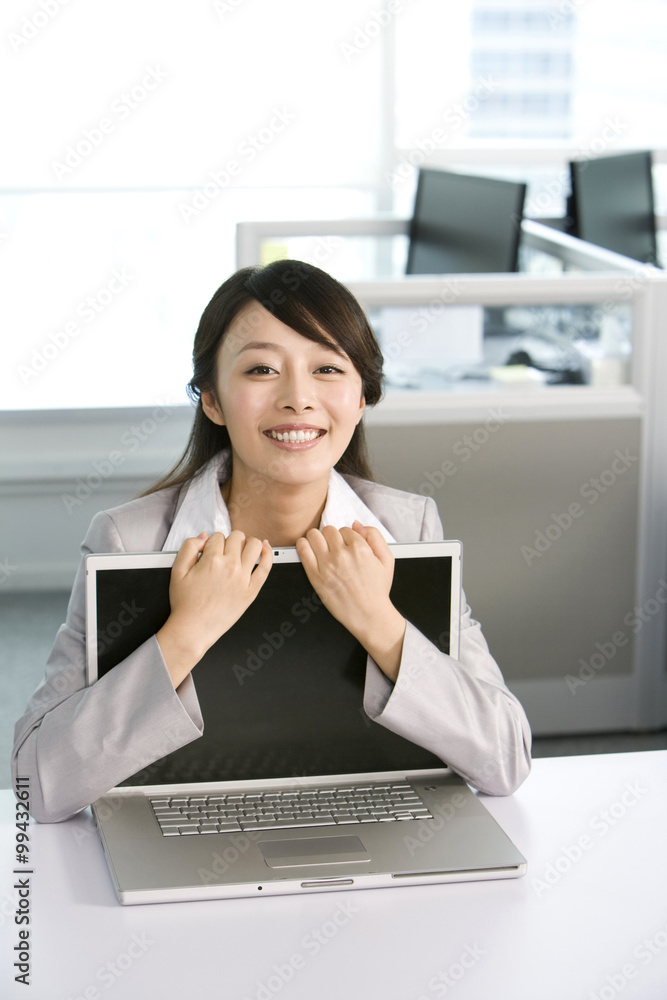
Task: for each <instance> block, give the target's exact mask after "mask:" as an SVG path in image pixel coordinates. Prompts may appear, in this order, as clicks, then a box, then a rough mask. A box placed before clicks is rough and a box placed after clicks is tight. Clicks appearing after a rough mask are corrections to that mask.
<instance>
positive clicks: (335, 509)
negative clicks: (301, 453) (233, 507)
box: [163, 449, 395, 552]
mask: <svg viewBox="0 0 667 1000" xmlns="http://www.w3.org/2000/svg"><path fill="white" fill-rule="evenodd" d="M230 459H231V454H230V451H229V449H225V450H223V451H221V452H220V453H219V454H217V455H214V456H213V458H212V459H210V460H209V461H208V462H207V463H206V465H205V466H204V468H203V470H202V471H201V472H200V473H199V474H198V475H197V476H195V478H194V479H192V480H191V481H190V482H189V483H188V484H187V485H186V486H184V487H183V490H184V492H183V494H182V498H181V503H180V505H179V507H178V510H177V512H176V516H175V518H174V522H173V524H172V526H171V529H170V531H169V534H168V535H167V538H166V541H165V543H164V546H163V551H165V552H170V551H171V552H173V551H175V550H177V549H179V548H180V547H181V545H182V544H183V542H184V541H185V539H186V538H193V537H195V536H196V535H198V534H200V532H202V531H206V532H208V534H209V535H212V534H213V532H215V531H220V532H222V534H223V535H224V536H225V537H227V536H228V535H229V533H230V532H231V530H232V524H231V519H230V516H229V511H228V509H227V505H226V503H225V501H224V499H223V497H222V492H221V490H220V484H221V483H224V482H225V481H226V480H227V479H229V474H230ZM354 521H361V523H362V524H364V525H367V526H370V527H375V528H377V529H378V530H379V531H380V532H381V534H382V535H383V537H384V538H385V539H386V541H387V542H394V541H395V538H394V537H393V536H392V535H391V533H390V532H389V531H388V530H387V528H385V526H384V525H383V524H382V522H381V521H379V520H378V518H377V517H376V516H375V514H373V512H372V511H371V510H370V508H369V507H367V506H366V504H365V503H364V502H363V500H362V499H361V498H360V497H359V496H357V494H356V493H355V492H354V490H353V489H352V487H351V486H350V484H349V483H348V482H347V481H346V480H345V479H344V478H343V476H341V474H340V473H339V472H336V470H335V469H332V470H331V473H330V475H329V489H328V492H327V500H326V504H325V506H324V510H323V511H322V519H321V521H320V528H323V527H325V526H326V525H328V524H332V525H334V527H336V528H342V527H344V526H345V525H347V526H349V527H351V526H352V523H353V522H354ZM269 541H270V539H269Z"/></svg>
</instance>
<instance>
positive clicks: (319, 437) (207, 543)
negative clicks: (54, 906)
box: [13, 261, 530, 822]
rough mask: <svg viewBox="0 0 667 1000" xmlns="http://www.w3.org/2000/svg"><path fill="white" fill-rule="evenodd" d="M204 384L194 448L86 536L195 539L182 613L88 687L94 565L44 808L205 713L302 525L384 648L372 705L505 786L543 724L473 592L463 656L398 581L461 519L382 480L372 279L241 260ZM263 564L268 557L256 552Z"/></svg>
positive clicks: (198, 722) (197, 373) (325, 580)
mask: <svg viewBox="0 0 667 1000" xmlns="http://www.w3.org/2000/svg"><path fill="white" fill-rule="evenodd" d="M193 363H194V375H193V378H192V380H191V382H190V383H189V389H190V391H191V394H192V396H193V398H194V399H195V400H196V403H197V409H196V414H195V420H194V425H193V429H192V433H191V436H190V440H189V443H188V446H187V448H186V450H185V452H184V455H183V456H182V458H181V460H180V461H179V462H178V463H177V465H176V466H175V468H174V469H173V470H172V472H171V473H169V474H168V475H167V476H166V477H165V478H164V479H163V480H162V481H161V482H159V483H158V484H157V485H156V486H155V487H153V488H152V489H151V490H149V491H148V492H147V493H145V494H144V495H143V496H142V497H140V498H139V499H137V500H134V501H132V502H131V503H127V504H124V505H122V506H121V507H117V508H115V509H113V510H110V511H105V512H102V513H100V514H98V515H97V516H96V517H95V518H94V519H93V521H92V524H91V526H90V529H89V531H88V534H87V536H86V538H85V540H84V542H83V546H82V552H83V555H84V556H85V555H86V554H88V553H90V552H119V551H120V552H122V551H143V552H145V551H152V550H155V551H158V550H162V549H164V550H169V551H174V550H176V549H177V550H178V555H177V557H176V559H175V562H174V565H173V568H172V572H171V581H170V590H169V596H170V604H171V613H170V615H169V618H168V619H167V621H166V622H165V624H164V626H163V627H162V628H161V629H160V630H159V631H158V632H157V634H156V635H155V636H153V637H152V638H151V639H149V640H148V641H147V642H145V643H144V644H143V645H142V646H140V647H139V649H137V650H135V652H134V653H132V654H131V655H130V656H128V657H127V659H126V660H124V661H123V662H121V663H119V664H118V665H117V666H116V667H115V668H114V669H113V670H112V671H110V672H109V673H107V674H106V675H105V676H104V677H102V678H101V679H100V680H99V681H97V683H96V684H94V685H93V686H92V687H90V688H86V687H85V612H84V575H83V568H82V566H81V567H80V569H79V573H78V575H77V578H76V580H75V584H74V588H73V592H72V597H71V599H70V604H69V608H68V613H67V621H66V623H65V624H64V625H63V626H61V628H60V630H59V632H58V635H57V638H56V642H55V646H54V649H53V651H52V653H51V656H50V658H49V661H48V664H47V669H46V677H45V680H44V682H43V683H42V685H41V686H40V687H39V688H38V689H37V691H36V692H35V694H34V695H33V697H32V699H31V700H30V702H29V704H28V708H27V711H26V714H25V715H24V716H23V718H22V719H21V720H20V721H19V722H18V723H17V726H16V733H15V746H14V755H13V767H14V773H15V775H16V774H20V775H21V776H24V777H25V776H28V777H29V778H30V801H31V807H32V812H33V815H34V816H35V817H36V818H37V819H38V820H41V821H44V822H54V821H58V820H62V819H66V818H68V817H69V816H72V815H74V814H75V813H76V812H78V811H80V810H81V809H83V808H85V807H86V806H87V805H89V804H90V802H92V801H94V800H95V799H96V798H98V797H99V796H100V795H101V794H103V793H105V792H107V791H108V790H109V789H110V788H112V787H113V786H115V785H117V784H119V783H120V782H121V781H123V780H124V779H125V778H127V777H128V776H129V775H130V774H132V773H134V772H135V771H137V770H139V769H140V768H142V767H145V766H147V765H148V764H151V763H152V762H153V761H155V760H156V759H158V758H160V757H163V756H165V755H166V754H167V753H171V752H172V751H173V750H176V749H178V748H179V747H181V746H184V745H185V744H186V743H189V742H191V741H192V740H195V739H197V738H198V737H199V736H200V735H201V733H202V718H201V713H200V710H199V705H198V702H197V694H196V669H194V670H193V668H195V667H196V664H197V663H198V661H199V660H200V659H201V657H202V656H203V655H204V653H205V652H206V650H207V649H208V648H209V647H210V646H212V645H213V643H214V642H215V641H216V640H217V639H218V638H219V637H220V635H222V634H223V633H224V632H225V631H227V629H229V628H230V627H231V626H232V625H233V623H234V622H235V621H236V620H237V619H238V618H239V617H240V616H241V615H242V614H243V612H244V611H245V609H246V608H247V607H248V606H249V605H250V603H251V602H252V601H253V599H254V598H255V596H256V595H257V593H258V592H259V590H260V588H261V587H262V585H263V583H264V581H265V580H266V578H267V576H268V574H269V573H270V572H271V563H272V547H273V546H276V547H282V546H291V545H296V548H297V551H298V554H299V557H300V559H301V561H302V563H303V566H304V569H305V572H306V574H307V575H308V578H309V580H310V582H311V584H312V586H313V588H314V590H315V591H316V593H317V594H318V596H319V597H320V599H321V600H322V602H323V603H324V604H325V606H326V607H327V608H328V610H329V611H330V612H331V613H332V614H333V615H334V616H335V617H336V618H337V619H338V620H339V621H340V622H341V623H342V624H343V625H344V626H345V627H346V628H347V629H348V630H349V631H350V632H351V633H352V634H353V635H354V636H355V637H356V638H357V639H358V640H359V641H360V643H361V644H362V646H363V647H364V648H365V649H366V651H367V653H368V662H367V672H366V683H365V689H364V709H365V711H366V712H367V714H368V715H369V716H370V718H371V719H373V720H375V721H376V722H378V723H380V724H382V725H384V726H386V727H387V728H389V729H391V730H393V731H395V732H397V733H399V735H401V736H404V737H406V738H407V739H410V740H412V741H413V742H414V743H418V744H420V745H421V746H423V747H424V748H426V749H427V750H430V751H432V752H433V753H435V754H436V755H437V756H439V757H440V758H441V759H443V760H446V761H447V763H448V764H449V765H450V766H451V767H452V768H453V769H454V770H456V771H458V772H459V773H460V774H461V775H462V776H463V777H464V778H466V780H468V781H469V782H470V783H471V784H473V785H475V786H476V787H477V788H479V789H480V790H481V791H485V792H487V793H490V794H497V795H502V794H508V793H510V792H512V791H513V790H514V789H515V788H517V787H518V785H519V784H520V783H521V782H522V781H523V780H524V778H525V777H526V775H527V774H528V771H529V769H530V729H529V726H528V722H527V720H526V717H525V714H524V712H523V709H522V708H521V706H520V705H519V703H518V701H517V700H516V698H514V696H513V695H512V694H511V693H510V692H509V691H508V690H507V688H506V687H505V684H504V682H503V678H502V675H501V673H500V670H499V669H498V667H497V665H496V663H495V661H494V660H493V658H492V657H491V655H490V654H489V651H488V648H487V645H486V642H485V640H484V637H483V636H482V633H481V629H480V626H479V624H478V623H477V622H475V621H473V619H472V618H471V615H470V610H469V609H468V608H466V609H465V611H464V614H463V618H462V626H461V635H460V654H459V659H458V660H454V659H453V658H452V657H450V656H448V655H446V654H445V653H442V652H440V651H439V650H437V649H436V647H434V646H433V645H432V644H431V643H430V642H428V641H427V640H426V639H425V637H424V636H423V635H421V633H419V632H418V631H417V629H416V628H415V627H414V626H412V625H411V624H410V623H409V622H406V621H405V619H403V617H402V616H401V615H400V614H399V612H398V611H397V610H396V608H395V607H394V606H393V605H392V603H391V600H390V598H389V590H390V586H391V581H392V573H393V557H392V555H391V551H390V549H389V547H388V544H387V543H388V542H392V541H399V542H412V541H418V540H429V541H430V540H434V539H440V538H442V537H443V533H442V527H441V525H440V521H439V518H438V514H437V509H436V505H435V503H434V502H433V500H432V499H429V498H424V497H421V496H416V495H411V494H407V493H404V492H402V491H399V490H394V489H390V488H388V487H385V486H380V485H378V484H376V483H374V482H373V481H372V477H371V474H370V471H369V468H368V462H367V458H366V451H365V444H364V436H363V424H362V417H363V413H364V409H365V407H366V406H367V405H369V406H372V405H373V404H374V403H376V402H377V401H378V400H379V399H380V396H381V385H382V356H381V353H380V350H379V347H378V345H377V342H376V340H375V337H374V335H373V332H372V330H371V328H370V326H369V324H368V322H367V320H366V318H365V316H364V314H363V312H362V310H361V308H360V306H359V304H358V303H357V302H356V300H355V299H354V297H353V296H352V295H351V294H350V292H349V291H348V290H347V289H346V288H344V287H343V286H342V285H340V284H339V283H338V282H337V281H335V280H334V279H333V278H331V277H329V276H328V275H326V274H325V273H324V272H323V271H320V270H319V269H318V268H315V267H312V266H310V265H307V264H303V263H300V262H296V261H278V262H276V263H274V264H271V265H269V266H268V267H266V268H261V269H260V268H245V269H243V270H241V271H239V272H237V273H236V274H234V275H233V276H232V277H231V278H229V279H228V280H227V281H226V282H225V283H224V284H223V285H222V286H221V287H220V288H219V289H218V291H217V292H216V293H215V295H214V296H213V298H212V300H211V302H210V303H209V305H208V306H207V308H206V310H205V311H204V313H203V315H202V318H201V321H200V325H199V329H198V331H197V335H196V337H195V345H194V353H193ZM253 568H254V571H253Z"/></svg>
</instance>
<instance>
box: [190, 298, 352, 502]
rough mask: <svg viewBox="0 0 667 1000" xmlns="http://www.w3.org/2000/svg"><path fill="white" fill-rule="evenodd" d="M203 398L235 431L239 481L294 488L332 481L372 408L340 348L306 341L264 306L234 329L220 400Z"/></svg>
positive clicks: (210, 412)
mask: <svg viewBox="0 0 667 1000" xmlns="http://www.w3.org/2000/svg"><path fill="white" fill-rule="evenodd" d="M216 396H217V399H216ZM201 398H202V405H203V407H204V412H205V413H206V414H207V416H208V417H209V419H211V420H212V421H213V422H214V423H216V424H222V425H225V426H226V427H227V430H228V431H229V437H230V440H231V443H232V455H233V470H234V472H233V474H234V477H235V478H236V476H237V475H242V476H244V477H245V478H246V480H247V479H248V478H249V477H250V476H251V475H253V474H255V475H259V476H260V477H262V479H264V480H266V479H268V480H271V481H273V482H280V483H283V484H285V485H291V486H294V485H306V484H311V483H315V482H318V481H320V480H321V481H324V480H327V481H328V477H329V472H330V471H331V469H332V468H333V467H334V466H335V464H336V463H337V462H338V460H339V459H340V457H341V456H342V455H343V453H344V451H345V449H346V448H347V446H348V444H349V442H350V438H351V437H352V434H353V433H354V429H355V427H356V426H357V424H358V423H359V421H360V420H361V417H362V414H363V411H364V406H365V400H364V398H363V394H362V382H361V376H360V374H359V372H358V371H357V370H356V368H355V367H354V365H353V364H352V362H351V361H350V359H349V358H348V356H347V355H346V354H344V353H342V351H341V349H340V348H339V347H338V345H337V344H335V342H334V341H331V347H325V346H323V345H321V344H317V343H315V342H314V341H312V340H308V339H307V338H306V337H302V336H301V334H299V333H296V332H295V331H294V330H292V329H291V328H290V327H288V326H286V325H285V324H284V323H282V322H281V321H280V320H278V319H276V317H275V316H273V315H272V313H270V312H269V311H268V310H267V309H265V308H264V307H263V306H261V305H260V304H259V303H258V302H253V303H251V304H250V305H248V306H246V307H245V308H244V309H243V310H242V311H241V312H240V313H239V314H238V316H237V317H236V318H235V319H234V320H233V321H232V323H231V324H230V326H229V329H228V331H227V333H226V335H225V338H224V340H223V342H222V345H221V347H220V350H219V353H218V379H217V386H216V393H215V394H214V393H212V392H203V393H202V397H201Z"/></svg>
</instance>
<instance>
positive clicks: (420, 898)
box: [0, 751, 667, 1000]
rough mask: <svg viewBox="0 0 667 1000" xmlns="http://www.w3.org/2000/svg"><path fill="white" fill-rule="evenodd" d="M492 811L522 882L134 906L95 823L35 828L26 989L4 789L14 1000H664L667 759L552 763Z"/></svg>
mask: <svg viewBox="0 0 667 1000" xmlns="http://www.w3.org/2000/svg"><path fill="white" fill-rule="evenodd" d="M484 801H485V804H486V805H487V806H488V808H489V810H490V811H491V812H492V813H493V815H494V816H495V817H496V818H497V819H498V821H499V822H500V823H501V825H502V826H503V827H504V829H505V830H506V831H507V833H508V834H509V835H510V837H511V838H512V839H513V840H514V842H515V843H516V845H517V847H518V848H519V849H520V850H521V851H522V852H523V854H524V855H525V856H526V858H527V859H528V866H529V868H528V875H527V876H526V877H525V878H523V879H518V880H511V881H498V882H475V883H467V884H463V883H461V884H453V885H439V886H424V887H418V888H414V887H401V888H397V889H372V890H362V891H352V892H349V891H345V892H331V893H317V894H314V895H310V896H307V897H304V896H284V897H273V898H266V899H255V898H253V899H240V900H234V901H229V902H218V901H215V902H203V903H168V904H161V905H151V906H133V907H122V906H120V905H119V904H118V903H117V902H116V897H115V895H114V893H113V889H112V885H111V881H110V878H109V875H108V872H107V868H106V864H105V861H104V857H103V854H102V848H101V845H100V842H99V840H98V838H97V835H96V833H95V832H94V829H93V826H92V820H91V818H90V816H89V815H88V814H84V815H82V816H80V817H77V818H76V819H74V820H71V821H69V822H67V823H62V824H57V825H53V826H39V825H36V824H32V825H31V827H30V837H31V840H30V847H31V852H30V861H31V864H30V865H29V868H30V869H32V870H33V872H34V874H33V875H32V876H31V879H32V883H31V896H30V904H31V917H32V922H31V924H30V931H31V935H30V948H31V951H32V956H33V957H32V960H31V975H30V979H31V985H30V986H29V987H28V988H26V987H25V986H21V985H19V984H15V983H14V978H13V977H14V974H15V972H14V970H12V968H11V965H12V962H13V961H14V957H13V953H12V948H13V946H14V945H15V944H17V943H18V930H19V927H17V925H16V924H15V923H14V911H15V908H16V898H17V897H16V892H15V891H14V890H12V888H11V887H12V885H13V882H14V878H15V877H14V876H13V874H12V870H13V868H14V867H18V865H16V864H15V862H14V855H15V843H16V827H15V825H14V802H13V797H12V794H11V792H8V791H4V792H1V793H0V852H1V857H2V867H1V870H2V883H1V884H0V949H1V951H0V996H2V997H7V998H12V1000H13V998H14V997H24V998H28V1000H68V998H70V997H71V998H76V997H86V998H87V1000H93V998H94V1000H98V998H104V997H107V996H110V997H111V998H112V1000H135V998H136V1000H146V998H149V997H150V998H152V997H156V998H160V1000H177V998H178V1000H181V998H183V997H194V998H202V1000H204V998H206V1000H208V998H214V1000H218V998H221V1000H228V998H229V1000H243V998H246V997H248V998H253V1000H255V998H258V1000H271V998H273V997H276V996H279V997H281V998H285V1000H327V998H332V1000H333V998H335V1000H340V998H348V997H349V998H351V1000H357V998H364V1000H365V998H367V997H368V998H372V1000H376V998H378V1000H424V998H425V1000H434V998H436V997H442V996H447V997H454V998H456V1000H465V998H472V1000H487V998H489V1000H490V998H499V1000H506V998H507V1000H510V998H511V1000H522V998H526V1000H551V998H553V1000H573V998H578V997H581V998H582V1000H588V998H590V997H600V998H601V1000H612V998H615V997H616V996H620V997H622V998H623V1000H629V998H632V997H636V998H641V1000H664V998H665V997H666V996H667V850H666V846H667V751H656V752H651V753H637V754H614V755H601V756H591V757H565V758H551V759H549V758H546V759H541V760H538V761H536V762H535V764H534V768H533V773H532V774H531V776H530V777H529V778H528V780H527V781H526V783H525V784H524V786H523V787H522V788H521V789H519V791H518V792H517V793H516V794H515V795H513V796H510V797H508V798H505V799H492V798H486V797H485V798H484ZM568 855H569V857H568ZM23 877H25V875H24V876H23ZM86 991H88V992H86Z"/></svg>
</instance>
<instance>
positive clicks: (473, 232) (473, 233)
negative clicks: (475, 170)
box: [407, 169, 526, 274]
mask: <svg viewBox="0 0 667 1000" xmlns="http://www.w3.org/2000/svg"><path fill="white" fill-rule="evenodd" d="M525 197H526V185H525V184H523V183H518V182H514V181H504V180H497V179H495V178H491V177H476V176H468V175H466V174H457V173H453V172H451V171H448V170H425V169H421V170H420V171H419V180H418V183H417V195H416V198H415V210H414V215H413V219H412V222H411V224H410V246H409V250H408V264H407V273H408V274H477V273H498V272H500V273H503V272H506V271H516V270H517V269H518V256H519V243H520V239H521V220H522V218H523V206H524V201H525Z"/></svg>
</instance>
